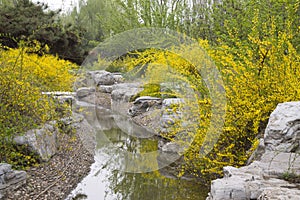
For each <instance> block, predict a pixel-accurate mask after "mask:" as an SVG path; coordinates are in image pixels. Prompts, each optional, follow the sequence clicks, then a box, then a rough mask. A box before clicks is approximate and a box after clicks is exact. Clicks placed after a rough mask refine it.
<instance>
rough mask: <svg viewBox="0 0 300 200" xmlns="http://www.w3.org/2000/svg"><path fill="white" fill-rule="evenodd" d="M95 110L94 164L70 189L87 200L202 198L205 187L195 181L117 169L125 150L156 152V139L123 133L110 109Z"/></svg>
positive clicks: (150, 164)
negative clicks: (75, 185) (85, 196)
mask: <svg viewBox="0 0 300 200" xmlns="http://www.w3.org/2000/svg"><path fill="white" fill-rule="evenodd" d="M97 112H98V113H97V115H98V119H97V120H98V121H97V124H96V123H95V124H94V125H95V127H96V128H97V130H98V131H97V137H96V138H97V150H96V153H95V163H94V164H93V166H92V170H91V172H90V174H89V175H88V176H87V177H86V178H85V179H84V180H83V181H82V183H80V184H79V185H78V187H77V189H76V190H75V191H73V195H74V194H79V193H83V194H86V195H87V199H89V200H102V199H105V200H118V199H120V200H141V199H142V200H165V199H166V200H170V199H178V200H179V199H180V200H182V199H191V200H202V199H205V197H206V195H207V192H208V190H207V188H206V187H203V186H201V185H200V184H199V183H197V182H195V181H187V180H179V179H173V178H167V177H165V176H163V175H161V173H160V171H153V172H147V173H128V172H124V171H122V170H120V169H122V168H123V167H124V166H123V165H126V163H127V162H128V158H127V157H126V155H127V153H128V152H131V155H132V156H139V155H141V154H143V153H148V152H154V151H156V150H157V146H158V144H157V143H158V142H157V138H155V136H153V135H152V136H150V135H149V137H148V138H137V137H133V136H131V135H130V134H127V133H125V132H123V130H124V127H122V129H121V128H120V127H118V123H115V120H114V119H115V118H114V115H113V114H112V113H111V112H110V111H108V110H105V109H97ZM87 113H91V112H87ZM99 116H101V118H100V119H99ZM89 117H90V118H89V121H90V122H95V121H94V120H95V119H93V117H91V116H90V114H89ZM132 131H135V130H132ZM148 161H149V160H148ZM130 162H131V161H130ZM141 162H142V161H141V160H139V163H137V164H138V165H141ZM130 165H132V163H130ZM142 165H143V166H142V168H143V169H144V168H146V167H147V166H149V169H152V168H153V165H158V162H152V163H149V162H147V160H144V162H143V163H142ZM125 167H126V166H125ZM162 171H164V170H162ZM69 199H72V198H69Z"/></svg>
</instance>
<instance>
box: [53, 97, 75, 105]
mask: <svg viewBox="0 0 300 200" xmlns="http://www.w3.org/2000/svg"><path fill="white" fill-rule="evenodd" d="M57 100H58V102H59V103H60V104H65V103H67V104H69V105H73V104H74V103H75V97H74V96H71V95H65V96H58V97H57Z"/></svg>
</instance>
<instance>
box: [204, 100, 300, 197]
mask: <svg viewBox="0 0 300 200" xmlns="http://www.w3.org/2000/svg"><path fill="white" fill-rule="evenodd" d="M299 142H300V102H288V103H282V104H279V105H278V106H277V108H276V109H275V110H274V111H273V112H272V114H271V115H270V119H269V123H268V125H267V128H266V130H265V134H264V139H261V140H260V145H259V148H258V150H257V151H256V152H255V154H256V155H255V156H252V157H255V159H256V161H254V162H252V163H251V164H250V165H248V166H244V167H241V168H239V169H237V168H234V167H224V178H223V179H217V180H214V181H212V184H211V192H210V194H209V197H208V198H207V199H208V200H218V199H224V200H227V199H245V200H248V199H261V200H263V199H278V200H279V199H295V200H296V199H299V197H300V190H299V188H300V185H299V183H298V184H297V183H289V182H287V181H285V180H283V178H284V177H286V176H290V175H293V176H296V177H300V156H299V152H300V151H299Z"/></svg>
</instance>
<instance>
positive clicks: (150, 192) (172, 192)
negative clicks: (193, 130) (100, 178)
mask: <svg viewBox="0 0 300 200" xmlns="http://www.w3.org/2000/svg"><path fill="white" fill-rule="evenodd" d="M109 182H110V185H109V188H110V189H111V192H112V193H113V194H116V195H117V196H118V199H122V200H123V199H128V200H140V199H143V200H152V199H153V200H157V199H178V200H182V199H192V200H198V199H199V200H201V199H205V198H206V195H207V193H208V190H207V188H205V187H203V186H202V187H201V186H200V185H199V184H197V183H196V182H190V181H183V180H178V179H177V180H176V179H169V178H166V177H163V176H162V175H160V174H159V172H158V171H155V172H151V173H143V174H138V173H136V174H133V173H124V172H120V171H114V172H113V173H112V175H111V176H110V177H109Z"/></svg>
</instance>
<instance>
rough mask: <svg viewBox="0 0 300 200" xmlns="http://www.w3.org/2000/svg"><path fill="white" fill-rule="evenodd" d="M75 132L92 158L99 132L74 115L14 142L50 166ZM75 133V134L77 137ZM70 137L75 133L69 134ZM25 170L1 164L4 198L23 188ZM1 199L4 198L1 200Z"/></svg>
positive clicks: (1, 186)
mask: <svg viewBox="0 0 300 200" xmlns="http://www.w3.org/2000/svg"><path fill="white" fill-rule="evenodd" d="M59 129H62V130H63V132H64V134H65V133H68V132H69V131H72V132H73V133H74V134H75V133H76V134H75V136H76V137H78V138H79V139H81V143H83V145H84V150H85V151H87V152H88V154H90V155H91V156H92V155H93V152H94V148H95V138H94V137H95V132H94V130H93V128H92V127H91V126H90V125H89V124H88V122H87V121H86V120H85V119H84V117H83V116H82V115H79V114H76V113H73V115H72V116H70V117H66V118H63V119H60V120H59V121H51V122H49V123H46V124H44V125H43V126H42V127H40V128H36V129H32V130H29V131H27V132H26V133H24V134H22V135H18V136H16V137H15V138H14V142H15V144H16V145H18V146H22V147H24V148H25V149H26V151H27V152H31V153H32V154H34V155H36V157H37V158H38V159H39V160H40V162H42V163H47V162H49V161H50V159H51V158H52V157H53V156H55V155H56V154H58V153H59V151H60V148H61V146H62V145H64V144H61V142H62V140H61V139H60V137H63V136H62V135H63V134H60V130H59ZM74 134H73V135H74ZM69 135H70V137H71V135H72V134H69ZM26 177H27V175H26V172H25V171H14V170H12V169H11V166H10V165H9V164H4V163H2V164H0V197H1V196H5V195H6V194H8V195H11V194H10V193H11V192H12V191H16V190H17V189H18V188H19V187H21V186H23V185H24V184H25V183H26V181H27V180H26ZM0 199H1V198H0Z"/></svg>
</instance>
